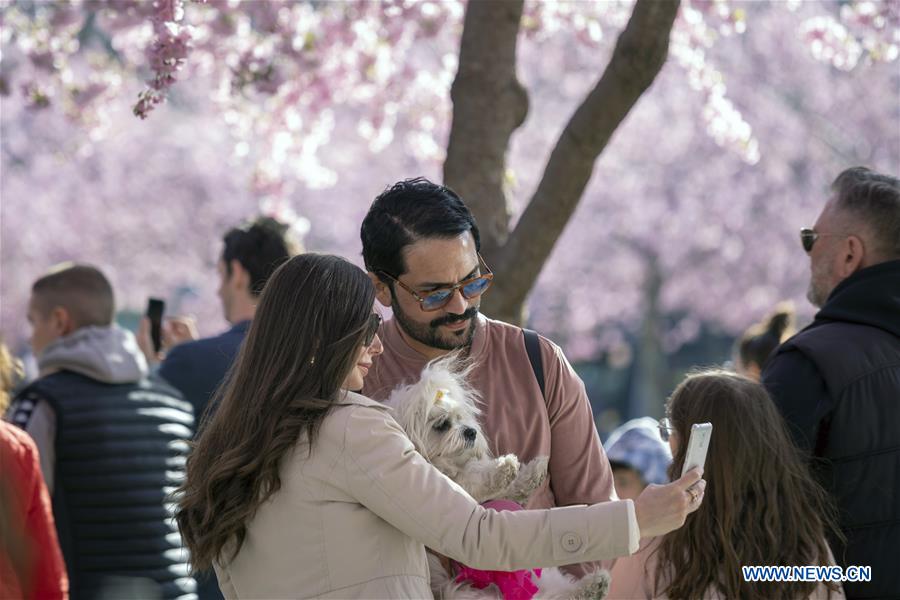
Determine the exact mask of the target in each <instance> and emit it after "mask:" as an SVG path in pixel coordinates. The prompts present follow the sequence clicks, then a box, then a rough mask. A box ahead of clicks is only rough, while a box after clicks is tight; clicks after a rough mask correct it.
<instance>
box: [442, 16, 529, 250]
mask: <svg viewBox="0 0 900 600" xmlns="http://www.w3.org/2000/svg"><path fill="white" fill-rule="evenodd" d="M522 4H523V0H505V1H503V2H499V1H495V0H471V1H470V2H469V4H468V6H467V8H466V17H465V23H464V26H463V35H462V41H461V43H460V50H459V70H458V72H457V74H456V78H455V79H454V81H453V86H452V87H451V88H450V97H451V99H452V100H453V124H452V126H451V128H450V140H449V143H448V145H447V159H446V161H445V162H444V184H445V185H447V186H448V187H450V188H452V189H453V190H454V191H456V192H457V193H458V194H459V195H460V196H461V197H462V198H463V199H464V200H465V201H466V203H467V205H468V206H469V208H470V209H471V210H472V213H473V214H474V216H475V219H476V221H477V222H478V228H479V230H480V231H481V236H482V254H483V255H484V256H485V259H486V260H487V262H488V264H491V263H492V261H493V260H494V258H495V257H496V255H497V251H498V248H499V247H500V246H502V245H503V244H504V243H505V242H506V238H507V235H508V233H509V219H510V211H509V208H508V205H507V199H506V194H505V191H504V186H503V179H504V176H505V173H506V152H507V149H508V148H509V139H510V137H511V136H512V134H513V132H514V131H515V130H516V129H517V128H518V127H519V126H520V125H521V124H522V123H523V122H524V121H525V116H526V115H527V113H528V94H527V92H526V91H525V88H524V87H522V84H521V83H519V80H518V78H517V77H516V42H517V38H518V34H519V22H520V21H521V18H522Z"/></svg>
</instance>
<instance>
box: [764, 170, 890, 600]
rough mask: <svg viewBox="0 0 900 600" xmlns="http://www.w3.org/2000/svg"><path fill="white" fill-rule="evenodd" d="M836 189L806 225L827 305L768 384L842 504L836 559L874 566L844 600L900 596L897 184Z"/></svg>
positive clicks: (804, 235) (787, 349) (806, 243)
mask: <svg viewBox="0 0 900 600" xmlns="http://www.w3.org/2000/svg"><path fill="white" fill-rule="evenodd" d="M832 190H833V195H832V196H831V198H830V199H829V200H828V202H827V203H826V205H825V208H824V209H823V210H822V214H821V215H820V216H819V219H818V221H816V224H815V226H814V227H813V228H812V229H804V230H802V231H801V241H802V243H803V247H804V249H805V250H806V252H807V254H809V257H810V269H811V273H812V274H811V279H810V284H809V292H808V294H807V296H808V298H809V300H810V302H812V303H813V304H814V305H816V306H818V307H821V310H820V311H819V312H818V313H817V314H816V316H815V320H814V321H813V323H812V324H811V325H809V326H808V327H807V328H805V329H804V330H802V331H801V332H800V333H798V334H797V335H795V336H794V337H792V338H791V339H789V340H788V341H786V342H785V343H784V344H783V345H782V346H781V347H780V348H779V349H778V351H777V353H776V354H775V356H773V357H772V359H771V360H770V362H769V364H768V365H767V366H766V369H765V371H764V372H763V383H764V384H765V386H766V387H767V388H768V390H769V392H770V393H771V394H772V397H773V398H774V399H775V402H776V404H777V405H778V407H779V409H780V410H781V412H782V414H783V415H784V417H785V419H786V420H787V422H788V424H789V427H790V429H791V433H792V434H793V435H794V439H795V441H796V442H797V444H798V445H799V446H800V447H801V448H803V449H805V450H807V451H808V452H809V453H810V454H811V455H812V457H813V458H812V467H813V470H814V472H815V474H816V476H817V477H818V479H819V481H820V483H821V484H822V485H823V486H824V487H825V489H826V490H827V491H828V492H829V493H830V494H831V496H832V498H833V499H834V502H835V504H836V506H837V510H838V525H839V527H840V531H841V533H842V534H843V536H844V538H846V539H845V540H840V539H839V537H838V536H831V539H830V542H831V547H832V549H833V551H834V555H835V559H836V560H837V562H838V564H840V565H842V566H843V567H844V568H845V569H846V567H848V566H851V565H855V566H870V567H871V568H872V571H871V581H870V582H854V581H846V582H844V589H845V591H846V594H847V597H848V598H900V568H898V567H900V559H898V557H900V180H898V179H897V178H895V177H890V176H887V175H880V174H878V173H875V172H873V171H870V170H869V169H865V168H862V167H856V168H852V169H847V170H846V171H844V172H843V173H841V174H840V175H839V176H838V178H837V179H836V180H835V181H834V183H833V184H832ZM761 451H764V450H762V449H761ZM845 574H846V571H845Z"/></svg>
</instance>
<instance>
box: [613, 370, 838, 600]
mask: <svg viewBox="0 0 900 600" xmlns="http://www.w3.org/2000/svg"><path fill="white" fill-rule="evenodd" d="M666 412H667V414H668V415H669V417H668V419H663V420H662V421H661V424H660V432H661V433H662V434H663V436H664V437H668V441H669V445H670V446H671V448H672V455H673V461H672V464H671V466H670V467H669V476H670V477H672V476H677V475H678V474H680V473H681V470H682V466H683V465H684V462H685V459H686V454H687V446H688V439H689V437H690V434H691V428H692V426H693V425H694V424H697V423H711V424H712V434H711V437H710V443H709V452H708V455H707V456H706V466H705V469H704V479H706V480H707V482H708V484H707V488H706V499H705V500H704V502H703V505H702V506H701V507H700V509H699V510H698V511H697V512H695V513H693V514H691V515H689V516H688V518H687V521H686V523H685V525H684V527H682V528H680V529H678V530H676V531H672V532H671V533H668V534H666V535H664V536H660V537H657V538H656V539H653V540H650V541H647V542H644V543H642V544H641V550H640V551H639V552H638V553H637V554H634V555H632V556H629V557H627V558H622V559H619V560H618V561H616V564H615V566H614V568H613V570H612V573H611V575H612V583H611V587H610V594H609V598H629V599H632V598H742V599H749V600H757V599H758V600H762V599H767V600H769V599H776V598H783V599H792V600H794V599H799V598H828V597H831V598H842V597H843V596H844V594H843V590H842V589H841V587H840V584H837V583H829V584H825V583H817V582H747V581H744V579H743V574H742V570H741V566H743V565H746V566H750V565H759V566H767V565H773V566H774V565H799V566H805V565H822V566H827V565H834V564H835V563H834V557H833V556H832V554H831V551H830V549H829V548H828V544H827V543H826V535H828V534H830V533H831V532H833V531H835V529H834V527H833V523H834V509H833V508H832V506H831V504H830V501H829V498H828V497H827V496H826V494H825V491H824V490H823V489H822V488H821V487H820V486H819V485H818V484H817V483H816V482H815V480H814V479H813V478H812V476H811V475H810V473H809V471H808V470H807V466H806V463H805V461H804V459H803V457H802V456H801V454H800V452H799V451H798V450H797V449H796V447H795V446H794V445H793V443H792V442H791V439H790V437H789V434H788V431H787V429H786V426H785V424H784V421H783V419H782V418H781V415H780V414H779V413H778V409H777V408H776V407H775V405H774V404H773V402H772V400H771V399H770V398H769V395H768V393H767V392H766V390H765V388H763V387H762V385H760V384H758V383H756V382H754V381H751V380H750V379H748V378H746V377H743V376H740V375H737V374H734V373H731V372H728V371H706V372H701V373H697V374H694V375H690V376H688V377H687V379H685V380H684V381H683V382H682V383H681V384H680V385H679V386H678V387H677V388H676V389H675V391H674V392H673V394H672V396H671V398H669V401H668V406H667V411H666Z"/></svg>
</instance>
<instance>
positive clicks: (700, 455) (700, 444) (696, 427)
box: [681, 423, 713, 476]
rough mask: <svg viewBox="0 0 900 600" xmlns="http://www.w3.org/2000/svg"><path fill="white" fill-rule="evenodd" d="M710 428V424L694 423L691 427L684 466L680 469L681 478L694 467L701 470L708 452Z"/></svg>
mask: <svg viewBox="0 0 900 600" xmlns="http://www.w3.org/2000/svg"><path fill="white" fill-rule="evenodd" d="M712 428H713V426H712V423H694V424H693V425H692V426H691V439H690V440H689V441H688V446H687V452H686V453H685V455H684V466H683V467H682V468H681V475H682V476H684V474H685V473H687V472H688V471H690V470H691V469H693V468H694V467H700V468H701V469H702V468H703V465H705V464H706V453H707V451H708V450H709V441H710V438H711V437H712Z"/></svg>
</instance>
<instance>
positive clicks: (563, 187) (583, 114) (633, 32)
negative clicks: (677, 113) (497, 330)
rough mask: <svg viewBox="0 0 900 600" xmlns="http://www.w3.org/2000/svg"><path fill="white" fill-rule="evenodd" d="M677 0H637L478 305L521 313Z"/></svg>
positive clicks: (645, 74) (660, 57)
mask: <svg viewBox="0 0 900 600" xmlns="http://www.w3.org/2000/svg"><path fill="white" fill-rule="evenodd" d="M678 6H679V0H637V2H636V4H635V7H634V12H633V13H632V15H631V18H630V19H629V21H628V25H627V26H626V27H625V30H624V31H623V32H622V33H621V34H620V35H619V39H618V41H617V42H616V47H615V50H614V51H613V54H612V58H611V59H610V61H609V64H608V65H607V67H606V70H605V71H604V73H603V76H602V77H601V78H600V81H598V82H597V85H596V86H595V87H594V89H593V90H592V91H591V92H590V93H589V94H588V96H587V97H586V98H585V99H584V102H582V104H581V106H579V107H578V109H577V110H576V111H575V113H574V114H573V115H572V118H571V120H570V121H569V123H568V124H567V125H566V128H565V130H563V133H562V134H561V136H560V138H559V140H558V142H557V144H556V147H555V148H554V149H553V152H552V154H551V155H550V159H549V161H548V163H547V167H546V168H545V170H544V175H543V177H542V179H541V182H540V184H539V185H538V188H537V190H536V191H535V193H534V196H533V197H532V198H531V201H530V202H529V204H528V207H527V208H526V209H525V212H524V213H523V214H522V218H521V220H520V221H519V223H518V225H517V226H516V229H515V231H514V232H513V233H512V234H511V235H510V237H509V241H508V242H507V244H506V245H505V246H504V247H503V249H502V252H501V253H500V259H499V260H496V259H495V262H496V263H497V265H496V270H497V272H498V273H500V274H501V276H500V277H498V278H497V279H498V280H497V283H496V284H495V288H498V289H494V290H492V291H491V294H490V295H489V296H485V312H487V313H488V314H490V315H491V316H494V317H496V318H500V319H506V320H512V321H513V322H515V321H518V320H520V318H521V313H522V306H523V305H524V302H525V298H526V297H527V295H528V292H529V291H530V290H531V287H532V286H533V285H534V282H535V280H536V279H537V277H538V275H539V274H540V271H541V267H542V266H543V264H544V262H545V261H546V260H547V257H548V256H549V255H550V252H551V251H552V250H553V246H554V245H555V244H556V240H557V239H559V236H560V235H561V234H562V232H563V229H565V226H566V224H567V223H568V222H569V219H570V217H571V216H572V213H573V212H574V211H575V208H576V207H577V206H578V202H579V200H580V199H581V196H582V194H583V193H584V189H585V187H586V186H587V183H588V181H589V180H590V178H591V174H592V172H593V169H594V162H595V161H596V159H597V157H598V156H599V155H600V153H601V152H602V151H603V149H604V148H605V147H606V145H607V143H608V142H609V140H610V138H611V137H612V135H613V133H614V132H615V130H616V128H617V127H618V126H619V124H620V123H621V122H622V121H623V120H624V119H625V116H626V115H627V114H628V112H629V111H630V110H631V108H632V107H633V106H634V105H635V103H636V102H637V101H638V99H639V98H640V97H641V95H642V94H643V93H644V92H645V91H646V90H647V88H649V87H650V84H651V83H653V80H654V79H655V78H656V75H657V74H658V73H659V71H660V69H662V66H663V64H664V63H665V61H666V57H667V55H668V50H669V35H670V32H671V30H672V24H673V23H674V21H675V16H676V14H677V13H678Z"/></svg>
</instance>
